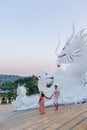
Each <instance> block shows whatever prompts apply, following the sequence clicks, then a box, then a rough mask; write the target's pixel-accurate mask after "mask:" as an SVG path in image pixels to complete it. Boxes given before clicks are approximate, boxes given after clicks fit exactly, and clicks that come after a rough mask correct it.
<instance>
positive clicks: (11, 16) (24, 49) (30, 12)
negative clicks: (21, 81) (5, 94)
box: [0, 0, 87, 76]
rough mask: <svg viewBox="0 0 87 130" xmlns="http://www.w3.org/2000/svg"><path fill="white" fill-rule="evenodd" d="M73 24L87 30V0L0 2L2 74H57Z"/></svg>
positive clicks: (1, 0)
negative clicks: (61, 53) (57, 66)
mask: <svg viewBox="0 0 87 130" xmlns="http://www.w3.org/2000/svg"><path fill="white" fill-rule="evenodd" d="M72 23H74V25H75V30H76V31H79V30H80V29H81V28H87V0H0V74H8V75H10V74H11V75H21V76H22V75H23V76H24V75H25V76H29V75H34V74H37V73H39V72H40V71H51V72H54V71H55V70H56V63H57V56H56V54H55V50H56V47H57V45H58V37H59V38H60V41H61V47H60V48H62V47H63V46H64V44H65V41H66V39H67V38H68V37H69V36H70V35H71V33H72ZM59 51H60V50H59Z"/></svg>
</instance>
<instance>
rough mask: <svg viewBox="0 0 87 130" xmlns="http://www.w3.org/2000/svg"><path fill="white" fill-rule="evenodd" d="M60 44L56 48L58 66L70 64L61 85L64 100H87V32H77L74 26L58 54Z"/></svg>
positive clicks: (72, 101)
mask: <svg viewBox="0 0 87 130" xmlns="http://www.w3.org/2000/svg"><path fill="white" fill-rule="evenodd" d="M60 45H61V44H60V43H59V44H58V47H57V49H56V55H57V66H58V65H61V64H69V66H68V67H67V69H66V71H65V72H64V73H63V74H62V77H63V78H62V81H61V87H62V90H63V93H62V95H61V97H62V99H63V102H66V103H76V102H83V101H87V33H85V29H82V30H80V31H79V32H78V33H76V34H75V29H74V28H73V33H72V35H71V36H70V38H69V39H68V41H67V42H66V44H65V46H64V48H63V49H62V51H61V52H60V53H59V54H58V49H59V47H60ZM60 68H61V67H60ZM56 80H57V79H56ZM61 92H62V91H61Z"/></svg>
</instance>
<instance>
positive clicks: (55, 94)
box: [50, 85, 60, 111]
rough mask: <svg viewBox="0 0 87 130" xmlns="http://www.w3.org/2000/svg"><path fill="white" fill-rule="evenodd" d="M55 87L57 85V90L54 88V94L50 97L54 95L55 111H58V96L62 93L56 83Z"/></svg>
mask: <svg viewBox="0 0 87 130" xmlns="http://www.w3.org/2000/svg"><path fill="white" fill-rule="evenodd" d="M54 87H55V90H54V93H53V94H52V96H51V97H50V99H51V98H52V97H54V99H53V102H54V107H55V111H56V110H58V98H59V95H60V91H59V90H58V86H57V85H54Z"/></svg>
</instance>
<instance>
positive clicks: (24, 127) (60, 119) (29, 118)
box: [0, 103, 87, 130]
mask: <svg viewBox="0 0 87 130" xmlns="http://www.w3.org/2000/svg"><path fill="white" fill-rule="evenodd" d="M0 130H87V103H84V104H76V105H67V106H59V110H58V111H54V107H48V108H46V113H45V114H44V115H40V114H39V112H38V109H34V110H26V111H13V112H10V113H9V114H5V115H3V116H2V117H0Z"/></svg>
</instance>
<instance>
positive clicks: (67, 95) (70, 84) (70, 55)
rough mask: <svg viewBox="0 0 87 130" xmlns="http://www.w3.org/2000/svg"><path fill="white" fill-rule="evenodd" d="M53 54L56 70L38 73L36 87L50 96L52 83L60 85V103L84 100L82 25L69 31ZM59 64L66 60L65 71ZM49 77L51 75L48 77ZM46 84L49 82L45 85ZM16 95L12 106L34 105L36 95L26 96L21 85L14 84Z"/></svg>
mask: <svg viewBox="0 0 87 130" xmlns="http://www.w3.org/2000/svg"><path fill="white" fill-rule="evenodd" d="M60 46H61V44H58V47H57V48H56V55H57V70H56V72H55V73H54V74H53V75H48V74H47V73H42V74H41V75H40V77H38V78H39V82H38V89H39V91H42V90H43V91H45V94H46V95H47V96H49V97H50V96H51V94H52V93H53V91H54V87H53V86H54V85H55V84H56V85H58V87H59V89H60V97H59V103H60V104H67V103H81V102H85V101H87V33H85V30H84V29H82V30H80V31H79V32H78V33H76V34H75V29H74V28H73V33H72V35H71V36H70V38H69V39H68V41H67V42H66V44H65V46H64V48H63V49H62V51H61V52H60V53H59V54H58V49H59V47H60ZM62 64H68V67H67V69H66V71H63V70H62V69H61V66H62ZM52 77H53V78H52ZM47 84H48V85H49V84H52V86H51V87H50V88H47V87H46V86H47ZM17 94H18V95H17V98H16V100H15V101H13V102H12V104H13V106H14V108H15V110H26V109H30V108H37V107H38V100H39V95H33V96H27V95H26V89H25V87H24V86H18V89H17ZM52 103H53V102H52V100H47V101H46V106H49V105H52Z"/></svg>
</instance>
